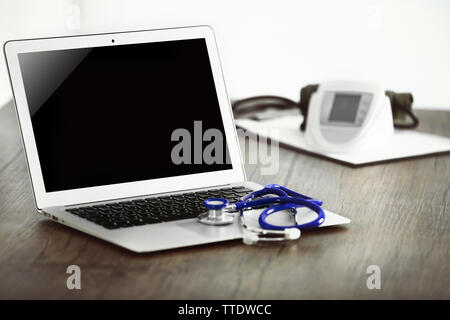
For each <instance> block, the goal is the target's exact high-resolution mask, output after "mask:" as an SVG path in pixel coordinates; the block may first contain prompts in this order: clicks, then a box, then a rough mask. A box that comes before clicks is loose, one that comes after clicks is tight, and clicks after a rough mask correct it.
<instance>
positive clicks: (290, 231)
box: [198, 184, 325, 244]
mask: <svg viewBox="0 0 450 320" xmlns="http://www.w3.org/2000/svg"><path fill="white" fill-rule="evenodd" d="M268 195H276V197H268ZM203 204H204V206H205V207H206V208H207V209H208V211H207V212H204V213H202V214H200V215H199V216H198V221H199V222H200V223H203V224H206V225H210V226H222V225H227V224H231V223H233V222H234V218H235V214H234V212H236V211H239V212H240V221H241V226H242V227H243V228H244V229H245V230H246V231H247V232H246V233H244V237H243V241H244V243H245V244H254V243H257V242H258V241H284V240H295V239H298V238H300V235H301V232H300V229H310V228H315V227H318V226H320V225H321V224H322V223H323V222H324V220H325V214H324V212H323V210H322V208H321V205H322V201H320V200H316V199H313V198H311V197H308V196H305V195H303V194H300V193H297V192H295V191H292V190H290V189H288V188H285V187H282V186H280V185H278V184H268V185H266V186H265V187H264V188H263V189H261V190H258V191H254V192H251V193H249V194H248V195H246V196H244V197H243V198H242V199H241V200H240V201H238V202H236V203H234V204H230V203H229V201H228V200H227V199H223V198H208V199H205V200H204V201H203ZM268 205H269V207H268V208H266V209H264V210H263V212H261V214H260V215H259V218H258V222H259V225H260V226H261V228H253V227H250V226H248V225H247V224H246V223H245V219H244V210H249V209H251V208H258V207H262V206H268ZM298 207H306V208H309V209H310V210H312V211H314V212H315V213H316V214H317V218H315V219H314V220H312V221H310V222H307V223H303V224H299V223H298V222H297V221H296V220H295V215H296V214H297V209H296V208H298ZM282 210H290V211H291V212H292V213H293V214H294V220H295V224H293V225H289V226H280V225H273V224H271V223H269V222H268V221H267V219H268V217H269V216H270V215H272V214H274V213H275V212H279V211H282Z"/></svg>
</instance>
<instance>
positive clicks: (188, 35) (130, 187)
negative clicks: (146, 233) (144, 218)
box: [4, 26, 246, 209]
mask: <svg viewBox="0 0 450 320" xmlns="http://www.w3.org/2000/svg"><path fill="white" fill-rule="evenodd" d="M199 38H203V39H205V41H206V45H207V50H208V55H209V59H210V63H211V69H212V73H213V78H214V83H215V88H216V92H217V98H218V102H219V106H220V112H221V116H222V120H223V125H224V129H225V136H226V141H227V145H228V151H229V155H230V160H231V164H232V169H228V170H221V171H213V172H206V173H198V174H189V175H183V176H176V177H167V178H160V179H151V180H143V181H135V182H127V183H118V184H112V185H103V186H95V187H88V188H80V189H72V190H64V191H56V192H46V190H45V186H44V180H43V176H42V170H41V164H40V161H39V157H38V152H37V147H36V142H35V137H34V133H33V128H32V123H31V117H30V112H29V108H28V103H27V99H26V95H25V89H24V85H23V80H22V75H21V71H20V66H19V59H18V55H19V54H20V53H26V52H39V51H51V50H64V49H75V48H89V47H103V46H117V45H126V44H137V43H148V42H161V41H173V40H186V39H199ZM112 39H114V42H113V41H112ZM4 51H5V56H6V60H7V66H8V71H9V75H10V80H11V86H12V89H13V95H14V100H15V104H16V109H17V114H18V119H19V124H20V129H21V132H22V138H23V143H24V149H25V154H26V157H27V163H28V168H29V172H30V177H31V182H32V186H33V190H34V195H35V200H36V205H37V207H38V208H39V209H43V208H47V207H56V206H66V205H76V204H82V203H90V202H98V201H108V200H113V199H121V198H128V197H137V196H145V195H151V194H157V193H164V192H174V191H179V190H188V189H196V188H203V187H213V186H218V185H225V184H231V183H236V182H242V181H245V179H246V178H245V172H244V168H243V165H242V159H241V153H240V150H239V143H238V138H237V134H236V129H235V125H234V120H233V116H232V111H231V106H230V102H229V99H228V95H227V92H226V88H225V82H224V78H223V73H222V68H221V64H220V59H219V55H218V51H217V45H216V41H215V36H214V32H213V30H212V28H211V27H209V26H198V27H185V28H173V29H160V30H145V31H133V32H120V33H104V34H95V35H82V36H68V37H59V38H43V39H30V40H14V41H8V42H7V43H6V44H5V46H4ZM180 186H183V187H182V188H180Z"/></svg>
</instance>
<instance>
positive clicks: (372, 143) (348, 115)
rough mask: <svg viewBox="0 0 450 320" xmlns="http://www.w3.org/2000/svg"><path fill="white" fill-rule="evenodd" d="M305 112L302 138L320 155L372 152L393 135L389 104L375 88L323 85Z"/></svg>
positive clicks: (369, 85)
mask: <svg viewBox="0 0 450 320" xmlns="http://www.w3.org/2000/svg"><path fill="white" fill-rule="evenodd" d="M308 109H309V110H308V114H307V117H308V119H307V126H306V132H305V138H306V141H307V142H308V144H310V145H311V146H312V147H313V148H315V149H318V150H319V151H324V152H332V153H344V152H353V151H363V150H368V149H374V148H376V147H378V146H380V145H383V144H384V143H386V142H387V141H388V140H389V139H390V138H391V137H392V135H393V134H394V124H393V120H392V110H391V105H390V100H389V98H388V97H387V96H386V95H385V90H384V89H383V88H382V87H381V86H379V85H377V84H373V83H365V82H350V81H336V82H323V83H321V84H320V85H319V87H318V89H317V91H316V92H315V93H313V94H312V96H311V100H310V101H309V108H308Z"/></svg>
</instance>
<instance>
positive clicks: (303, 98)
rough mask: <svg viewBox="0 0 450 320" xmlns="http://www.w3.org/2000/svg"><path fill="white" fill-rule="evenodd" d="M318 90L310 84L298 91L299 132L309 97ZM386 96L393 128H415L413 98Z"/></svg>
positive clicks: (396, 94)
mask: <svg viewBox="0 0 450 320" xmlns="http://www.w3.org/2000/svg"><path fill="white" fill-rule="evenodd" d="M318 88H319V85H318V84H310V85H307V86H305V87H303V88H302V89H301V91H300V103H299V104H298V105H299V108H300V112H301V113H302V115H303V123H302V124H301V125H300V130H301V131H304V130H305V129H306V119H307V118H308V108H309V102H310V100H311V96H312V95H313V93H314V92H316V91H317V89H318ZM385 94H386V96H388V97H389V100H390V102H391V109H392V117H393V120H394V127H395V128H399V129H408V128H415V127H417V125H418V124H419V119H417V117H416V116H415V115H414V113H413V112H412V104H413V101H414V99H413V96H412V94H411V93H397V92H394V91H390V90H387V91H386V92H385ZM408 116H409V117H410V118H411V120H412V122H405V120H406V119H407V117H408Z"/></svg>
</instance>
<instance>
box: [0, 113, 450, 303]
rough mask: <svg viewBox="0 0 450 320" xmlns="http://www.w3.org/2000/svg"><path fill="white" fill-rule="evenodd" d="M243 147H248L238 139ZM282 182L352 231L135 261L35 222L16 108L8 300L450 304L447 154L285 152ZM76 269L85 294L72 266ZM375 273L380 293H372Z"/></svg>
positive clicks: (0, 190) (0, 241)
mask: <svg viewBox="0 0 450 320" xmlns="http://www.w3.org/2000/svg"><path fill="white" fill-rule="evenodd" d="M417 114H418V115H419V118H420V120H421V125H420V128H419V130H421V131H424V132H430V133H436V134H441V135H445V136H450V112H445V111H417ZM241 142H243V140H242V138H241ZM260 169H261V168H260V166H259V165H250V164H247V165H246V171H247V175H248V178H249V180H252V181H255V182H258V183H261V184H265V183H269V182H277V183H280V184H284V185H286V186H287V187H289V188H292V189H295V190H298V191H300V192H302V193H305V194H308V195H311V196H314V197H317V198H319V199H323V200H324V207H326V208H328V209H330V210H332V211H335V212H338V213H341V214H342V215H344V216H346V217H349V218H350V219H351V220H352V223H351V224H350V225H348V226H346V227H331V228H324V229H317V230H312V231H308V232H304V233H303V235H302V238H301V239H300V240H298V241H294V242H290V243H284V244H277V245H267V244H265V245H257V246H245V245H243V244H242V242H241V241H230V242H223V243H218V244H213V245H204V246H198V247H190V248H183V249H177V250H170V251H163V252H157V253H148V254H136V253H132V252H129V251H127V250H125V249H121V248H119V247H116V246H114V245H111V244H108V243H106V242H104V241H102V240H98V239H96V238H94V237H91V236H88V235H86V234H83V233H81V232H79V231H76V230H72V229H70V228H68V227H65V226H63V225H60V224H57V223H55V222H52V221H50V220H46V219H44V218H42V217H41V216H39V215H37V214H36V208H35V204H34V200H33V194H32V189H31V185H30V180H29V176H28V171H27V167H26V162H25V155H24V153H23V150H22V144H21V138H20V132H19V129H18V125H17V120H16V116H15V111H14V110H13V106H12V104H9V105H8V106H6V107H4V108H3V109H1V110H0V298H1V299H29V298H31V299H59V298H61V299H323V298H326V299H387V298H395V299H411V298H414V299H418V298H420V299H422V298H424V299H449V298H450V266H449V263H450V155H448V154H447V155H440V156H431V157H421V158H418V159H409V160H404V161H395V162H392V163H383V164H377V165H372V166H365V167H361V168H350V167H346V166H344V165H341V164H337V163H334V162H331V161H328V160H325V159H318V158H314V157H311V156H309V155H306V154H302V153H300V152H296V151H293V150H289V149H283V148H282V149H280V168H279V172H278V173H277V174H276V175H273V176H263V175H261V170H260ZM71 264H76V265H78V266H80V268H81V286H82V288H81V290H68V289H67V288H66V279H67V277H68V275H67V274H66V268H67V266H68V265H71ZM369 265H378V266H379V267H380V269H381V289H380V290H369V289H368V288H367V286H366V280H367V278H368V276H369V274H367V273H366V269H367V267H368V266H369Z"/></svg>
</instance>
